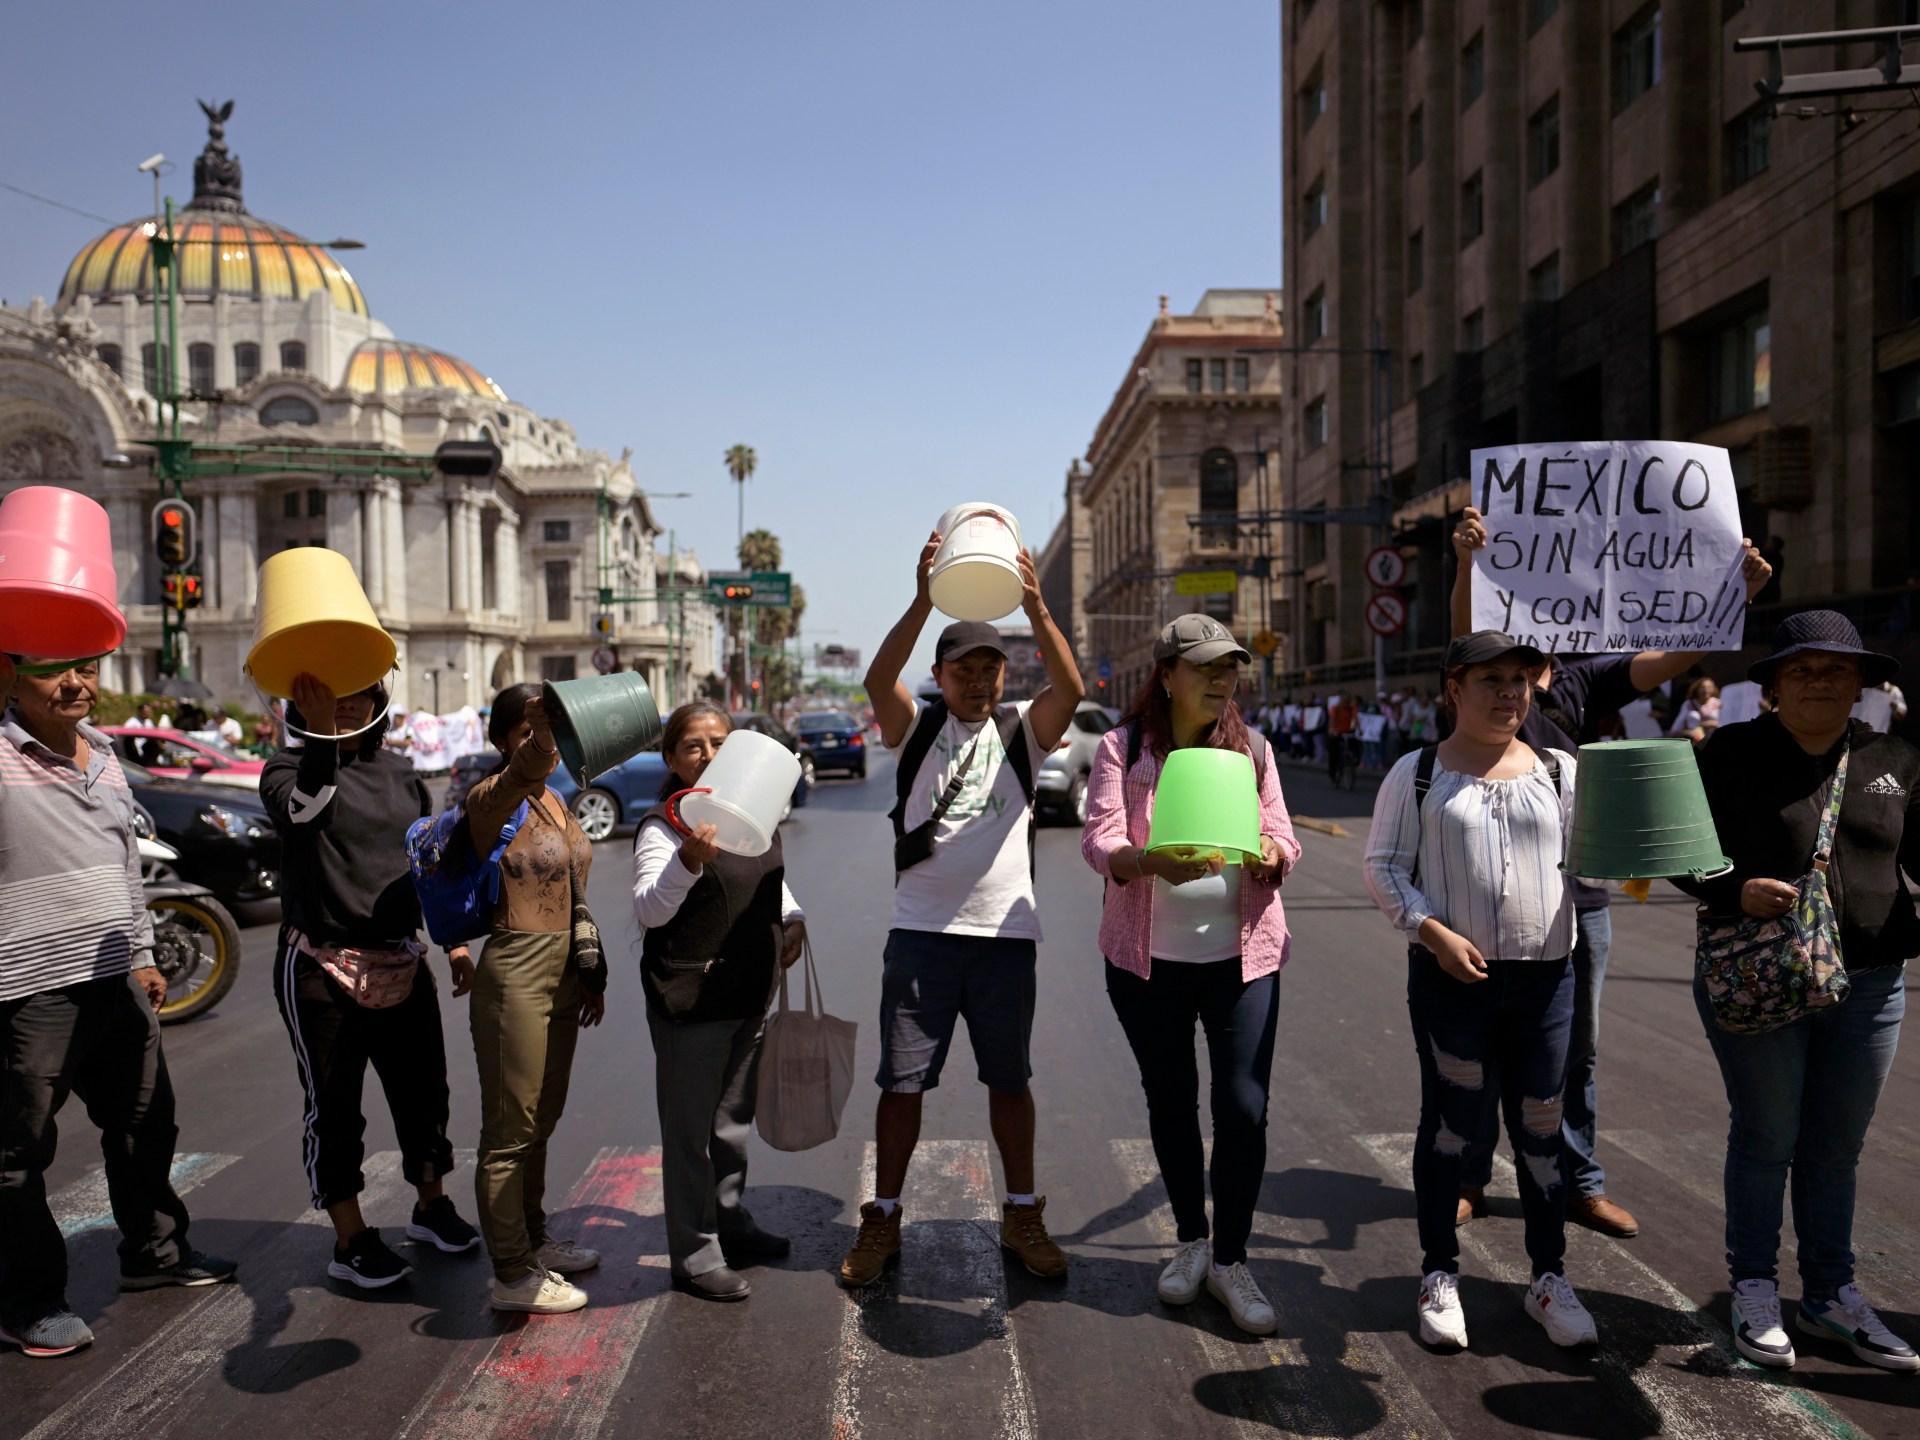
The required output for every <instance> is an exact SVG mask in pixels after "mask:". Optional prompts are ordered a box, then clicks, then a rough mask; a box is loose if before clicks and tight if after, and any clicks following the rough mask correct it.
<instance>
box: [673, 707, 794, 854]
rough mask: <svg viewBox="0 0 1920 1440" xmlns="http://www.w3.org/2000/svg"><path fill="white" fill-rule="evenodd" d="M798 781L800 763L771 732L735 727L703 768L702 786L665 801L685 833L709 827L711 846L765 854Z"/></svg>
mask: <svg viewBox="0 0 1920 1440" xmlns="http://www.w3.org/2000/svg"><path fill="white" fill-rule="evenodd" d="M799 783H800V761H799V758H798V757H797V756H795V755H794V753H793V752H792V751H791V750H789V749H787V747H786V746H784V745H782V744H781V743H780V742H779V741H778V740H775V739H773V738H772V737H771V736H767V735H762V734H761V733H760V732H759V731H757V730H735V731H733V732H731V733H730V734H729V735H728V736H727V738H726V740H725V741H724V742H722V744H721V746H720V753H719V754H718V755H715V756H714V757H713V763H712V764H710V765H708V766H707V772H706V774H704V775H702V776H701V777H700V784H699V785H698V786H697V787H695V788H694V789H692V790H682V791H680V792H679V794H677V795H675V796H673V797H672V799H671V800H670V801H669V802H668V803H669V805H670V806H671V807H672V809H671V810H670V811H669V813H675V812H677V813H678V816H679V821H680V827H681V828H682V829H683V830H686V831H689V832H691V831H694V830H698V829H699V828H700V827H701V826H702V825H711V826H713V827H714V829H715V830H716V831H717V832H718V833H717V834H716V835H715V837H714V842H713V843H714V844H716V845H718V846H719V847H720V848H721V849H722V850H725V851H728V852H729V853H731V854H734V855H764V854H766V853H767V851H769V850H771V849H772V848H773V835H774V831H775V830H777V829H779V827H780V817H781V816H783V815H785V814H786V813H787V804H788V802H789V801H791V800H792V799H793V790H794V787H795V786H796V785H798V784H799Z"/></svg>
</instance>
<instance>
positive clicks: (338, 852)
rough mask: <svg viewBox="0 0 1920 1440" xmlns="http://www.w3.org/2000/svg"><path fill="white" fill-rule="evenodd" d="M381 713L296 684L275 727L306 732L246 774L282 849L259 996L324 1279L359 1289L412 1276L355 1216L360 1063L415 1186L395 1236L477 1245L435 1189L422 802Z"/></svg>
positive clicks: (438, 1100) (373, 702)
mask: <svg viewBox="0 0 1920 1440" xmlns="http://www.w3.org/2000/svg"><path fill="white" fill-rule="evenodd" d="M386 710H387V693H386V691H385V690H384V689H383V688H382V687H380V686H378V685H373V686H370V687H368V688H367V689H365V690H362V691H360V692H359V693H358V694H355V695H344V696H340V697H338V698H336V697H335V696H334V693H333V692H332V691H331V690H329V689H328V688H327V687H326V686H325V685H323V684H322V683H321V682H320V681H318V680H316V679H315V678H314V677H313V676H311V675H302V676H300V677H299V678H298V679H297V680H296V681H295V682H294V704H293V706H291V707H289V709H288V711H287V716H286V719H287V724H288V726H289V733H290V734H292V733H296V732H297V731H301V730H304V731H306V732H307V738H306V740H305V742H304V743H303V744H302V745H301V746H300V748H299V749H297V750H282V751H281V752H280V753H279V754H277V755H275V756H274V757H273V758H272V759H271V760H269V761H268V762H267V765H266V769H265V771H264V772H263V773H262V775H261V777H260V798H261V799H262V800H263V801H264V802H265V803H266V807H267V814H268V815H269V816H270V817H271V818H272V820H273V828H274V829H275V830H276V831H278V832H279V835H280V843H281V846H282V849H283V856H282V864H281V874H282V875H283V876H284V877H285V878H284V884H283V889H282V891H281V906H282V916H283V923H282V925H281V927H280V949H279V958H278V962H277V963H276V964H275V966H274V971H273V994H274V998H275V1000H277V1001H278V1002H279V1005H280V1018H281V1019H282V1020H284V1021H285V1022H286V1025H287V1035H288V1038H289V1039H291V1040H292V1042H293V1057H294V1064H295V1067H296V1068H297V1069H298V1071H299V1075H300V1088H301V1091H302V1093H303V1095H304V1097H305V1105H304V1114H303V1131H302V1138H301V1154H302V1158H303V1159H304V1161H305V1164H306V1170H307V1183H308V1185H309V1186H310V1187H311V1188H312V1191H313V1205H314V1208H315V1209H316V1210H325V1211H326V1212H327V1217H328V1218H329V1219H330V1220H332V1221H333V1228H334V1235H335V1244H334V1248H333V1257H332V1259H331V1260H330V1261H329V1263H328V1265H327V1273H328V1274H329V1275H331V1276H332V1277H333V1278H334V1279H336V1280H345V1281H347V1282H348V1283H349V1284H352V1285H357V1286H359V1287H360V1288H361V1289H363V1290H374V1289H379V1288H381V1287H382V1286H386V1285H391V1284H393V1283H394V1282H395V1281H397V1280H403V1279H405V1278H406V1277H407V1276H408V1275H410V1274H412V1273H413V1267H412V1266H410V1265H409V1264H407V1262H406V1261H405V1260H403V1259H401V1258H400V1257H399V1256H398V1255H396V1254H394V1252H393V1251H392V1250H391V1249H389V1248H388V1247H387V1246H386V1244H385V1243H383V1242H382V1241H381V1239H380V1232H379V1231H378V1230H376V1229H373V1228H371V1227H370V1226H368V1224H367V1222H366V1219H365V1217H363V1216H362V1215H361V1213H360V1191H361V1189H362V1188H363V1187H364V1184H365V1177H364V1176H362V1174H361V1173H360V1161H361V1158H362V1155H363V1154H364V1147H363V1145H362V1136H363V1135H364V1133H365V1131H366V1127H367V1122H366V1118H365V1117H364V1116H363V1115H362V1114H361V1111H360V1095H361V1089H362V1087H363V1085H364V1083H365V1080H366V1072H367V1064H368V1062H369V1061H371V1062H372V1064H373V1068H374V1071H375V1073H376V1074H378V1075H379V1077H380V1084H381V1087H382V1088H383V1089H384V1090H385V1091H386V1093H387V1104H388V1105H389V1107H390V1108H391V1109H392V1111H393V1128H394V1133H395V1135H396V1137H397V1138H398V1139H399V1142H400V1156H401V1169H402V1172H403V1173H404V1174H405V1176H406V1178H407V1179H408V1180H410V1181H412V1182H413V1184H414V1186H415V1187H416V1188H417V1189H418V1191H419V1196H420V1200H419V1203H418V1204H417V1205H415V1206H414V1209H413V1215H412V1217H411V1219H410V1220H409V1221H408V1224H407V1236H408V1238H409V1239H413V1240H417V1241H422V1242H424V1243H426V1244H430V1245H432V1246H434V1247H435V1248H436V1249H438V1250H443V1251H446V1252H448V1253H450V1254H454V1253H462V1252H466V1251H471V1250H473V1249H475V1248H476V1247H477V1246H478V1245H479V1243H480V1235H479V1232H478V1231H476V1230H475V1229H474V1228H473V1227H472V1226H471V1225H469V1224H468V1223H467V1222H466V1221H465V1220H463V1219H461V1218H460V1216H459V1214H458V1213H457V1212H456V1211H455V1210H454V1208H453V1202H452V1201H451V1200H449V1199H448V1198H447V1196H446V1193H445V1191H444V1189H443V1188H442V1181H443V1179H444V1178H445V1176H446V1175H447V1173H448V1172H449V1171H450V1170H452V1169H453V1146H452V1145H451V1144H450V1143H449V1141H448V1140H447V1050H446V1041H445V1039H444V1037H443V1035H442V1033H441V1028H440V1002H439V999H438V997H437V996H436V995H435V993H434V983H433V972H432V971H431V970H429V969H428V968H427V966H426V963H425V955H426V948H425V947H424V946H423V945H421V944H420V942H419V941H418V940H417V939H416V938H415V937H416V935H417V933H418V931H419V929H420V901H419V898H418V897H417V896H416V894H415V893H414V888H413V877H412V875H411V873H410V871H409V869H408V865H407V845H406V841H407V827H408V826H410V825H411V824H412V823H413V822H414V821H416V820H418V819H420V818H421V817H422V816H424V815H428V814H431V813H432V810H433V806H432V802H431V801H430V799H429V798H428V795H427V787H426V785H425V784H424V783H423V782H422V781H421V779H420V777H419V775H418V774H417V773H416V772H415V771H414V768H413V765H412V763H411V762H409V761H408V760H406V759H404V758H402V757H401V756H399V755H397V754H395V753H394V752H393V751H390V750H387V749H385V748H383V747H382V745H381V739H382V732H383V730H384V729H385V726H384V724H383V723H382V724H374V723H373V721H374V717H375V716H384V715H385V714H386ZM335 735H340V736H345V737H349V739H348V743H342V742H340V741H336V740H334V739H332V738H331V737H332V736H335ZM449 960H450V961H451V964H452V968H453V993H454V994H455V995H456V996H459V995H464V994H466V993H467V988H468V986H469V985H470V984H471V983H472V980H473V962H472V961H471V960H470V959H469V958H468V955H467V950H466V947H465V946H458V947H456V948H455V949H454V950H453V951H452V952H451V954H450V955H449ZM356 993H357V994H358V996H359V998H356Z"/></svg>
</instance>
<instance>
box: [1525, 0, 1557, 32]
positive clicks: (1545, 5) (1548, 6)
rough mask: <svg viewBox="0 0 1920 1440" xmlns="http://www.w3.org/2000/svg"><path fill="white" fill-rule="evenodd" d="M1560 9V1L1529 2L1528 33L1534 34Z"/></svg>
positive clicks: (1536, 0)
mask: <svg viewBox="0 0 1920 1440" xmlns="http://www.w3.org/2000/svg"><path fill="white" fill-rule="evenodd" d="M1559 8H1560V0H1527V33H1528V34H1529V35H1531V34H1533V32H1534V31H1536V30H1538V29H1539V28H1540V27H1541V26H1542V25H1544V24H1546V23H1547V21H1549V20H1551V19H1552V18H1553V16H1554V12H1555V11H1557V10H1558V9H1559Z"/></svg>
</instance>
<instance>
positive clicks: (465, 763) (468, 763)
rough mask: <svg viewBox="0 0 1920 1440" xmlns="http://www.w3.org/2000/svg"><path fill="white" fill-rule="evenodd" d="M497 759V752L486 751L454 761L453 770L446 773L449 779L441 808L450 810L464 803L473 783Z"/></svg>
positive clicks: (491, 766)
mask: <svg viewBox="0 0 1920 1440" xmlns="http://www.w3.org/2000/svg"><path fill="white" fill-rule="evenodd" d="M499 759H500V753H499V751H497V750H487V751H483V752H482V753H480V754H477V755H462V756H460V757H459V758H458V759H457V760H455V761H454V762H453V769H452V770H451V771H449V772H448V774H449V777H450V778H449V779H448V781H447V798H446V803H445V804H444V805H442V807H441V808H442V809H445V810H451V809H452V808H453V807H454V806H456V805H458V804H460V803H461V802H462V801H464V800H465V799H466V798H467V791H469V790H471V789H472V788H473V787H474V784H475V782H476V781H478V780H480V779H482V778H483V777H484V776H485V775H486V773H487V772H488V771H489V770H491V769H492V768H493V767H494V764H495V762H496V761H498V760H499Z"/></svg>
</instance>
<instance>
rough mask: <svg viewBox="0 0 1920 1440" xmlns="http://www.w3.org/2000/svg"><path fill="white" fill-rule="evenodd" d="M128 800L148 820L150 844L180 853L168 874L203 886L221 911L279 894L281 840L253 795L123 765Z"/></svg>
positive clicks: (123, 762) (135, 766)
mask: <svg viewBox="0 0 1920 1440" xmlns="http://www.w3.org/2000/svg"><path fill="white" fill-rule="evenodd" d="M120 768H121V769H122V770H124V771H126V773H127V785H128V786H129V788H131V789H132V791H133V798H134V799H135V800H137V801H139V802H140V804H141V805H142V806H143V807H144V808H145V809H146V812H147V813H148V814H149V815H151V816H152V817H153V828H154V832H155V838H157V839H158V840H160V841H162V842H163V843H165V844H167V845H171V846H172V847H173V848H174V849H175V850H177V851H179V852H180V858H179V859H178V860H176V861H174V862H173V863H172V864H171V865H170V866H169V867H168V868H170V869H171V870H172V871H173V873H174V874H176V875H178V876H179V877H180V878H181V879H182V880H191V881H193V882H194V883H195V884H197V885H204V886H206V887H207V889H209V890H211V891H213V893H214V894H215V895H216V896H218V897H219V899H220V902H221V903H222V904H223V905H227V906H229V907H231V906H234V905H244V904H251V903H253V902H255V901H258V900H272V899H274V898H275V897H277V896H278V895H279V894H280V837H279V836H278V835H276V834H275V833H274V829H273V823H272V822H271V821H270V820H268V819H267V807H266V806H265V805H263V804H261V803H260V798H259V796H257V795H254V794H251V793H249V792H248V791H245V790H236V789H234V788H232V787H231V786H225V785H209V784H207V783H206V782H205V781H203V780H168V779H166V778H164V777H162V776H159V775H155V774H154V773H153V772H152V771H151V770H149V769H147V768H146V767H145V766H144V765H137V764H135V763H134V762H133V761H131V760H122V761H121V762H120Z"/></svg>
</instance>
